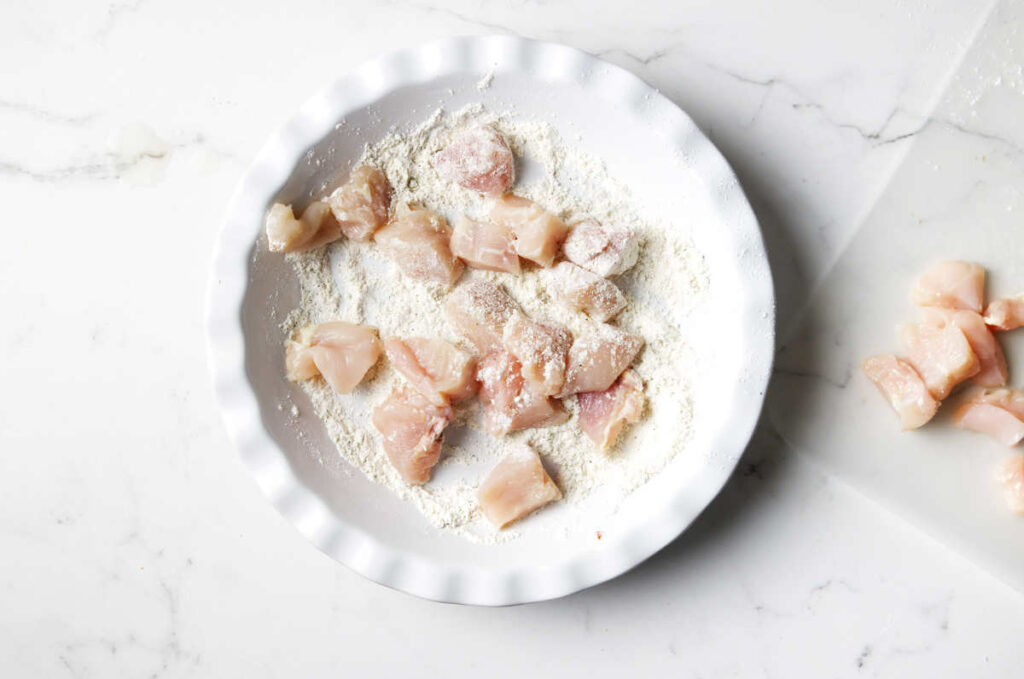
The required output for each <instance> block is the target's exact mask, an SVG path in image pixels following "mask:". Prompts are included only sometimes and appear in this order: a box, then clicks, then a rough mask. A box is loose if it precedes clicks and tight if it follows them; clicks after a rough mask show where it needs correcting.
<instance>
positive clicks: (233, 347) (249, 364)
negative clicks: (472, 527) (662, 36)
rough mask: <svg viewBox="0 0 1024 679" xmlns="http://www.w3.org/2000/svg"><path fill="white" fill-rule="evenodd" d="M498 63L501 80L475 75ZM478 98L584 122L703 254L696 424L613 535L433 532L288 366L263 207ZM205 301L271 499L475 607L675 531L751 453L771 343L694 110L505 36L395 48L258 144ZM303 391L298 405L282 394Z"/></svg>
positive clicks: (335, 552) (586, 573) (586, 132)
mask: <svg viewBox="0 0 1024 679" xmlns="http://www.w3.org/2000/svg"><path fill="white" fill-rule="evenodd" d="M489 73H493V76H494V77H493V81H492V82H491V83H490V86H489V87H486V88H483V89H480V88H478V87H477V83H478V81H480V80H481V78H482V77H483V76H485V75H486V74H489ZM473 102H481V103H482V104H483V105H484V106H486V107H488V108H493V109H495V110H500V111H512V112H513V113H514V114H516V115H521V116H526V117H531V118H541V119H546V120H548V121H550V122H552V123H553V124H554V125H555V126H556V127H558V128H559V129H563V131H564V128H565V127H566V126H568V125H571V127H572V132H573V136H574V137H575V136H576V135H577V134H578V135H579V139H580V144H581V146H583V147H584V148H585V149H586V150H588V151H590V152H591V153H594V154H595V155H597V156H599V157H601V158H602V159H603V160H605V162H606V163H607V164H608V167H609V169H610V171H611V172H612V174H613V175H614V176H616V177H617V178H618V179H619V180H621V181H623V182H624V183H625V184H627V185H628V186H630V187H631V189H632V190H633V191H634V194H635V197H636V199H637V200H640V201H646V203H647V204H648V205H650V206H652V209H653V210H654V212H655V213H657V214H660V215H663V218H664V220H666V221H669V222H671V223H672V224H673V225H679V228H683V229H686V230H687V231H688V233H689V235H690V237H691V238H692V239H693V241H694V243H695V244H696V246H697V247H698V248H699V249H700V250H701V252H702V254H703V255H704V257H705V260H706V263H707V268H708V275H709V281H710V283H709V285H710V292H709V294H708V297H707V300H706V301H705V302H704V303H702V304H701V305H700V306H699V307H698V309H697V310H695V311H693V312H691V313H689V314H688V315H687V317H686V319H685V322H687V323H691V324H692V328H694V332H693V333H691V334H692V336H693V345H694V347H693V348H694V350H695V352H697V355H698V356H699V357H700V361H699V363H700V367H699V369H698V376H697V378H696V379H695V382H694V384H693V385H692V386H693V394H694V427H693V437H692V439H691V441H690V443H689V444H688V446H687V448H686V449H685V450H684V451H683V453H681V454H679V455H677V456H676V457H675V459H673V461H672V462H671V463H670V464H669V465H668V466H667V467H666V468H665V469H664V470H663V471H661V472H660V473H659V474H658V475H657V476H655V477H654V478H652V479H651V480H650V481H649V482H648V483H647V484H646V485H644V486H642V487H641V488H640V489H639V490H638V491H636V492H634V493H633V494H632V495H631V496H630V497H629V498H628V499H627V500H626V501H625V502H624V503H623V505H622V506H621V507H620V508H619V510H618V511H617V512H616V513H615V515H614V516H613V517H612V519H611V520H610V521H609V522H608V525H607V529H606V530H604V531H603V533H604V535H603V539H601V540H595V539H594V536H593V534H592V532H588V534H587V535H577V534H573V532H572V531H570V530H569V528H568V527H566V528H565V530H563V531H561V532H559V531H557V530H556V531H553V532H552V531H550V530H548V531H546V532H545V533H544V534H543V535H538V536H530V535H529V534H528V533H527V535H524V537H523V538H521V539H519V540H515V541H511V542H508V543H505V544H499V545H484V544H476V543H473V542H469V541H467V540H465V539H464V538H461V537H459V536H456V535H452V534H448V533H445V532H443V531H440V530H438V529H435V528H433V527H432V526H430V524H429V523H428V522H427V521H426V520H425V519H424V518H423V517H422V516H421V515H420V514H419V513H418V512H417V511H416V510H415V509H414V508H413V507H411V506H407V505H405V504H403V503H402V501H401V500H399V499H398V498H397V497H395V496H394V495H393V494H391V493H390V492H389V491H388V490H387V489H385V488H383V487H381V486H378V485H376V484H374V483H373V482H371V481H369V480H368V479H367V478H366V477H365V476H363V475H362V474H361V473H359V472H358V471H356V470H354V469H353V468H352V467H350V466H349V465H348V463H347V462H345V461H344V460H343V459H342V458H341V456H340V455H338V454H337V451H336V450H335V449H334V446H333V443H332V442H331V441H330V440H329V439H328V438H327V436H326V433H325V431H324V428H323V426H322V425H321V423H320V422H319V421H318V420H317V419H316V417H315V415H314V414H313V408H312V407H310V406H309V403H308V401H307V400H306V399H305V396H304V394H303V393H302V391H301V390H300V389H299V388H297V387H296V386H295V385H293V384H290V383H288V382H287V381H286V380H285V378H284V371H283V363H282V356H281V354H282V341H283V338H282V334H281V330H280V327H279V324H280V322H281V321H282V320H283V317H284V315H285V314H287V312H288V311H289V310H290V309H291V308H293V307H294V306H295V304H296V301H297V299H298V286H297V282H296V280H295V277H294V275H293V273H292V271H291V269H290V267H289V265H288V264H287V263H285V262H284V261H283V258H281V257H280V256H268V253H267V252H266V248H265V244H264V243H263V241H262V239H261V238H260V233H261V229H262V220H263V216H264V212H265V210H266V209H267V207H268V206H269V204H270V203H272V202H274V201H275V200H284V201H285V202H291V201H299V202H302V201H303V200H307V199H309V198H310V197H312V196H313V195H314V194H316V193H317V192H319V191H320V190H321V186H322V185H323V184H324V183H325V182H329V181H330V180H331V179H332V178H333V177H334V176H337V174H338V173H344V172H347V170H348V169H349V167H350V165H351V163H352V162H353V161H354V160H355V159H356V158H358V157H359V155H360V153H361V150H362V147H363V144H364V143H366V142H368V141H369V142H372V141H375V140H376V139H378V138H379V137H380V136H381V135H383V134H384V133H385V132H386V131H387V130H388V129H389V128H391V127H393V126H397V127H399V128H402V127H406V126H410V125H415V124H417V123H419V122H420V121H422V120H423V119H424V118H426V117H427V116H428V115H430V113H432V112H433V111H434V110H435V109H436V108H438V107H439V106H444V107H445V108H446V109H450V110H454V109H457V108H461V107H462V106H463V105H465V104H468V103H473ZM342 121H344V125H339V123H341V122H342ZM208 304H209V307H208V327H207V330H208V341H209V352H210V362H211V369H212V372H213V376H214V382H215V389H216V391H217V395H218V397H219V400H220V403H221V407H222V410H223V412H224V419H225V422H226V424H227V428H228V431H229V433H230V435H231V437H232V439H233V440H234V442H235V445H236V446H237V448H238V450H239V452H240V454H241V456H242V459H243V460H244V462H245V463H246V465H247V466H248V467H249V469H250V470H251V472H252V474H253V476H254V477H255V479H256V481H257V483H258V484H259V485H260V487H261V488H262V489H263V491H264V492H265V493H266V494H267V496H268V497H269V498H270V500H271V501H272V502H273V503H274V505H275V506H276V507H277V508H278V510H279V511H280V512H281V513H282V514H283V515H284V516H285V517H286V518H287V519H289V520H290V521H291V522H292V523H293V524H294V525H295V527H296V528H297V529H298V530H299V531H300V532H301V533H302V534H303V535H305V536H306V537H307V538H308V539H309V540H310V541H312V542H313V544H314V545H316V546H317V547H318V548H319V549H320V550H322V551H323V552H325V553H326V554H329V555H331V556H332V557H334V558H335V559H337V560H338V561H340V562H342V563H343V564H345V565H346V566H348V567H349V568H351V569H353V570H355V571H356V572H358V573H360V574H362V575H364V576H366V577H367V578H370V579H372V580H374V581H376V582H379V583H381V584H383V585H386V586H388V587H393V588H396V589H399V590H403V591H405V592H409V593H411V594H414V595H417V596H421V597H426V598H429V599H435V600H438V601H449V602H457V603H467V604H480V605H503V604H514V603H523V602H529V601H538V600H543V599H550V598H554V597H559V596H563V595H566V594H570V593H572V592H575V591H578V590H580V589H584V588H586V587H589V586H592V585H595V584H597V583H600V582H603V581H605V580H608V579H610V578H613V577H615V576H616V575H619V574H620V573H623V572H624V571H626V570H628V569H629V568H631V567H633V566H635V565H636V564H638V563H640V562H641V561H643V560H644V559H646V558H647V557H649V556H651V555H652V554H654V553H655V552H656V551H658V550H659V549H661V548H662V547H664V546H665V545H666V544H667V543H668V542H669V541H671V540H672V539H673V538H675V537H676V536H677V535H679V533H680V532H682V531H683V530H684V529H685V528H686V527H687V526H688V525H689V524H690V523H691V522H692V521H693V520H694V519H695V518H696V517H697V515H698V514H699V513H700V512H701V511H702V510H703V509H704V507H706V506H707V505H708V504H709V503H710V502H711V500H712V499H713V498H714V497H715V495H716V494H717V493H718V492H719V490H720V489H721V488H722V486H723V485H724V484H725V482H726V480H727V479H728V477H729V475H730V473H731V472H732V470H733V469H734V467H735V465H736V462H737V461H738V460H739V458H740V456H741V455H742V452H743V450H744V448H745V446H746V444H747V442H748V440H749V438H750V435H751V432H752V431H753V427H754V425H755V423H756V421H757V418H758V415H759V413H760V409H761V405H762V401H763V398H764V391H765V387H766V385H767V382H768V377H769V374H770V368H771V360H772V355H773V351H774V302H773V292H772V283H771V275H770V271H769V267H768V262H767V257H766V255H765V252H764V247H763V244H762V241H761V235H760V231H759V229H758V225H757V221H756V219H755V217H754V215H753V212H752V211H751V209H750V206H749V204H748V203H747V201H746V198H745V197H744V195H743V191H742V189H741V188H740V186H739V184H738V182H737V180H736V178H735V176H734V175H733V173H732V171H731V170H730V169H729V167H728V165H727V164H726V162H725V160H724V159H723V158H722V156H721V154H719V153H718V151H717V150H716V149H715V148H714V146H713V145H712V144H711V143H710V142H709V141H708V140H707V138H706V137H705V136H704V135H703V134H702V133H701V132H700V130H698V129H697V127H696V126H695V125H694V123H693V122H692V121H691V120H690V119H689V117H687V116H686V114H684V113H683V112H682V111H680V110H679V108H678V107H676V106H675V105H674V104H673V103H672V102H670V101H669V100H668V99H666V98H665V97H663V96H662V95H661V94H659V93H658V92H657V91H656V90H654V89H653V88H651V87H650V86H648V85H647V84H645V83H644V82H642V81H641V80H639V79H638V78H637V77H635V76H633V75H632V74H630V73H628V72H626V71H624V70H622V69H620V68H618V67H616V66H612V65H610V64H607V63H605V62H603V61H601V60H599V59H597V58H595V57H592V56H590V55H588V54H585V53H583V52H580V51H577V50H575V49H571V48H568V47H565V46H561V45H555V44H550V43H542V42H535V41H530V40H524V39H520V38H513V37H506V36H491V37H475V38H455V39H449V40H444V41H440V42H433V43H429V44H425V45H421V46H418V47H413V48H409V49H402V50H398V51H395V52H391V53H389V54H387V55H384V56H382V57H380V58H377V59H374V60H372V61H369V62H367V63H365V64H363V65H361V66H360V67H358V68H357V69H355V70H353V71H352V72H350V73H349V74H347V75H344V76H342V77H340V78H339V79H338V80H336V81H335V82H334V83H332V84H330V85H329V86H328V87H326V88H324V89H323V90H322V91H321V92H319V93H318V94H316V95H315V96H314V97H313V98H311V99H310V100H308V101H307V102H306V103H305V104H304V105H303V106H302V108H301V109H300V110H299V112H298V113H296V114H295V115H294V116H293V117H292V118H291V119H290V120H289V121H288V122H287V123H286V124H285V125H284V126H283V127H282V128H281V129H279V130H278V131H277V132H276V133H275V134H274V135H273V136H272V137H271V138H270V140H269V141H268V142H267V144H266V145H265V146H264V147H263V149H262V150H261V151H260V153H259V154H258V156H257V157H256V159H255V160H254V161H253V163H252V165H251V166H250V167H249V169H248V171H247V172H246V174H245V176H244V177H243V179H242V181H241V183H240V185H239V187H238V188H237V190H236V192H235V194H234V196H233V197H232V199H231V203H230V206H229V208H228V211H227V215H226V217H225V221H224V224H223V227H222V232H221V236H220V241H219V245H218V248H217V252H216V255H215V257H214V263H213V271H212V275H211V282H210V290H209V300H208ZM680 322H684V321H680ZM291 403H294V404H296V405H298V407H299V411H300V413H301V414H300V416H299V417H298V418H295V417H293V416H292V415H291V414H290V413H289V412H288V410H289V409H288V408H287V407H284V408H283V407H282V405H283V404H291ZM557 520H558V519H557V515H556V518H555V521H556V522H557ZM577 532H579V531H577Z"/></svg>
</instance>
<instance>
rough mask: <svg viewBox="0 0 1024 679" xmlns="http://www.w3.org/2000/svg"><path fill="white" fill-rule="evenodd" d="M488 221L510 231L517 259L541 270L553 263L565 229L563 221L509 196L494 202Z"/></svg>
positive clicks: (536, 206) (532, 204) (531, 203)
mask: <svg viewBox="0 0 1024 679" xmlns="http://www.w3.org/2000/svg"><path fill="white" fill-rule="evenodd" d="M490 218H491V221H492V222H494V223H495V224H497V225H498V226H501V227H503V228H506V229H508V230H509V231H511V232H512V234H513V235H514V236H515V248H516V252H517V253H518V254H519V256H520V257H522V258H524V259H528V260H530V261H531V262H534V263H536V264H540V265H541V266H545V267H547V266H551V264H552V263H554V261H555V256H556V255H557V254H558V250H559V248H560V247H561V245H562V241H563V240H564V239H565V235H566V233H568V230H569V229H568V227H567V226H566V225H565V222H563V221H562V220H561V219H559V218H558V217H557V216H556V215H553V214H551V213H550V212H548V211H547V210H545V209H544V208H542V207H541V206H539V205H537V204H536V203H534V202H533V201H532V200H528V199H526V198H521V197H520V196H513V195H511V194H509V195H506V196H502V197H501V198H499V199H498V200H497V201H496V202H495V203H494V206H493V207H492V208H491V215H490Z"/></svg>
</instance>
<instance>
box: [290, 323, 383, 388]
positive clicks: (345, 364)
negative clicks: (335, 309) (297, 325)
mask: <svg viewBox="0 0 1024 679" xmlns="http://www.w3.org/2000/svg"><path fill="white" fill-rule="evenodd" d="M380 352H381V346H380V340H379V339H378V338H377V330H376V329H375V328H371V327H368V326H365V325H356V324H354V323H346V322H344V321H332V322H330V323H321V324H319V325H316V326H309V327H307V328H303V329H302V330H301V331H299V336H298V340H297V341H296V340H292V341H290V342H289V343H288V345H287V347H286V348H285V364H286V367H287V369H288V378H289V379H294V380H300V379H309V378H311V377H315V376H316V374H320V375H322V376H323V378H324V379H325V380H326V381H327V383H328V384H329V385H331V388H332V389H334V391H335V392H337V393H339V394H350V393H352V390H353V389H355V388H356V385H358V384H359V383H360V382H361V381H362V380H363V377H365V376H366V373H367V372H368V371H369V370H370V368H372V367H373V365H374V364H375V363H376V362H377V359H378V358H380ZM310 362H312V363H313V364H314V365H315V367H316V373H314V372H313V368H312V367H311V366H310Z"/></svg>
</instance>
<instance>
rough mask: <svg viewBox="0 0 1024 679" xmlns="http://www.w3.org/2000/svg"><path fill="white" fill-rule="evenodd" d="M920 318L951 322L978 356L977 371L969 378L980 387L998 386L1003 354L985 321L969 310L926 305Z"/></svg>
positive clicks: (1001, 382)
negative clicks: (928, 306)
mask: <svg viewBox="0 0 1024 679" xmlns="http://www.w3.org/2000/svg"><path fill="white" fill-rule="evenodd" d="M924 320H925V322H926V323H928V324H929V325H935V326H939V327H942V326H945V325H955V326H956V327H957V328H959V329H960V331H961V332H962V333H963V334H964V337H966V338H967V343H968V344H970V345H971V349H972V350H973V351H974V354H975V355H976V356H977V357H978V366H979V370H978V374H977V375H975V376H974V377H972V378H971V380H972V381H973V382H974V383H975V384H977V385H979V386H982V387H1001V386H1003V385H1004V384H1006V378H1007V375H1008V373H1007V369H1006V357H1005V356H1004V355H1003V348H1002V347H1001V346H1000V345H999V340H997V339H996V337H995V335H993V334H992V331H991V330H989V329H988V326H986V325H985V320H984V319H983V318H982V317H981V316H980V315H979V314H977V313H975V312H973V311H963V310H952V309H938V308H930V309H929V308H926V309H924Z"/></svg>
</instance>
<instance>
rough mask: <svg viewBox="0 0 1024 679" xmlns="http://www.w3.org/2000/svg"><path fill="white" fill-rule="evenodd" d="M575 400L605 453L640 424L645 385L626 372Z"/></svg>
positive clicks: (587, 430)
mask: <svg viewBox="0 0 1024 679" xmlns="http://www.w3.org/2000/svg"><path fill="white" fill-rule="evenodd" d="M923 386H924V385H923V384H922V387H923ZM576 398H577V399H578V402H579V405H580V429H582V430H583V433H584V434H586V435H587V436H588V437H590V440H591V441H593V442H594V445H596V446H597V449H598V450H604V449H605V448H607V447H608V446H610V445H612V444H613V443H615V439H617V438H618V437H619V433H620V432H621V431H622V428H623V427H624V426H626V424H628V423H632V422H637V421H639V419H640V416H641V415H642V414H643V412H644V383H643V382H642V381H640V376H639V375H637V374H636V371H634V370H627V371H625V372H624V373H622V375H620V376H619V379H617V380H616V381H615V384H613V385H612V386H611V387H609V388H608V389H606V390H605V391H587V392H584V393H582V394H577V396H576Z"/></svg>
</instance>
